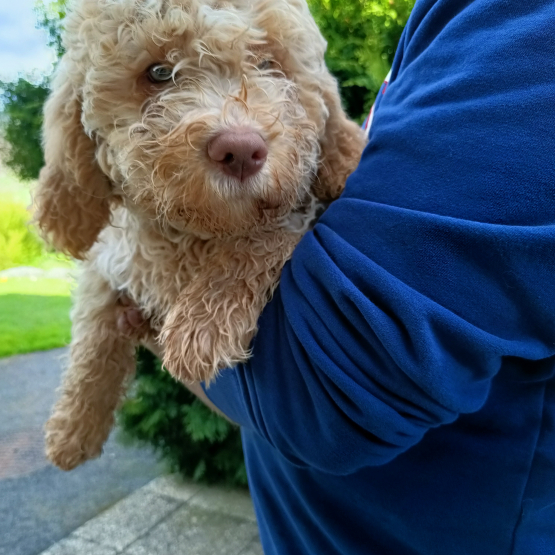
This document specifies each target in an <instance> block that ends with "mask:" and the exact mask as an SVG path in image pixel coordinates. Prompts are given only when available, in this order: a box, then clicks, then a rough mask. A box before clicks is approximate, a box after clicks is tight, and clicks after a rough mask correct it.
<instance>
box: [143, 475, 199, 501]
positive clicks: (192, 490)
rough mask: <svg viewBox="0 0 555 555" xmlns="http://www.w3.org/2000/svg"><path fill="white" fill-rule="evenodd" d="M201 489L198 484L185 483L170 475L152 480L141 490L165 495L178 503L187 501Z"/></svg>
mask: <svg viewBox="0 0 555 555" xmlns="http://www.w3.org/2000/svg"><path fill="white" fill-rule="evenodd" d="M201 489H203V486H201V485H200V484H195V483H193V482H187V481H185V480H183V479H182V478H180V477H179V476H177V475H175V474H170V475H168V476H160V477H159V478H156V479H155V480H152V482H150V483H149V484H148V485H146V486H145V487H144V488H143V491H151V492H153V493H157V494H159V495H167V496H168V497H173V498H174V499H178V500H179V501H189V500H190V499H191V497H193V495H196V494H197V493H198V492H199V491H201Z"/></svg>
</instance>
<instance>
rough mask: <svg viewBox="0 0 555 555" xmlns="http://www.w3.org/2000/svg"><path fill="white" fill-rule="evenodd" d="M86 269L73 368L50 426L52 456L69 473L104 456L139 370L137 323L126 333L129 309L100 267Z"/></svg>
mask: <svg viewBox="0 0 555 555" xmlns="http://www.w3.org/2000/svg"><path fill="white" fill-rule="evenodd" d="M84 270H85V271H83V273H82V275H81V276H80V281H79V284H78V288H77V295H76V299H75V306H74V309H73V313H72V320H73V326H72V335H73V340H72V343H71V347H70V361H69V367H68V369H67V371H66V374H65V376H64V379H63V384H62V388H61V397H60V399H59V400H58V402H57V403H56V405H55V407H54V410H53V413H52V416H51V418H50V420H49V421H48V422H47V424H46V428H45V429H46V453H47V456H48V458H49V459H50V460H51V461H52V462H53V463H54V464H55V465H57V466H59V467H60V468H62V469H63V470H71V469H72V468H74V467H76V466H77V465H79V464H81V463H82V462H84V461H86V460H87V459H91V458H94V457H97V456H99V455H100V453H101V451H102V445H103V444H104V442H105V441H106V439H107V437H108V434H109V433H110V429H111V428H112V426H113V423H114V411H115V409H116V407H117V405H118V403H119V401H120V399H121V397H122V396H123V394H124V391H125V387H126V385H127V382H128V380H129V378H130V377H131V376H132V375H133V372H134V369H135V346H136V344H137V340H136V339H135V338H134V337H133V326H132V324H133V322H131V323H129V322H127V324H131V327H130V328H129V329H128V330H127V331H128V333H126V330H122V319H123V320H126V319H127V318H126V314H125V311H127V310H129V308H128V307H126V306H122V304H121V303H120V302H119V295H118V293H117V292H115V291H113V290H112V289H111V288H110V286H109V285H108V283H106V282H105V281H104V280H103V278H101V277H100V276H99V275H98V274H97V273H96V272H95V270H94V268H92V267H90V266H88V267H86V268H85V269H84Z"/></svg>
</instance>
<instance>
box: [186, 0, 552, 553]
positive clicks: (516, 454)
mask: <svg viewBox="0 0 555 555" xmlns="http://www.w3.org/2000/svg"><path fill="white" fill-rule="evenodd" d="M554 28H555V4H554V3H553V2H550V1H547V0H538V1H533V2H519V1H517V0H504V1H500V0H475V1H473V2H462V3H461V2H460V1H456V0H419V1H417V2H416V5H415V7H414V10H413V13H412V16H411V18H410V20H409V22H408V24H407V27H406V29H405V31H404V34H403V36H402V38H401V41H400V44H399V49H398V52H397V55H396V58H395V61H394V64H393V67H392V72H391V77H390V79H389V82H388V83H387V86H384V87H382V90H381V92H380V94H379V95H378V99H377V103H376V106H375V111H374V117H373V122H372V128H371V130H370V136H369V143H368V146H367V147H366V150H365V152H364V154H363V157H362V160H361V163H360V166H359V167H358V169H357V170H356V171H355V172H354V174H353V175H352V176H351V177H350V178H349V180H348V182H347V186H346V189H345V192H344V194H343V195H342V197H341V198H340V199H339V200H337V201H336V202H334V203H333V204H332V205H331V207H330V208H329V209H328V211H327V212H326V213H325V214H324V215H323V217H322V218H321V219H320V221H319V223H318V224H317V225H316V226H315V228H314V230H313V231H312V232H310V233H309V234H307V235H306V236H305V237H304V238H303V239H302V241H301V243H300V244H299V245H298V247H297V248H296V250H295V252H294V254H293V257H292V260H291V261H290V263H288V264H287V265H286V267H285V269H284V271H283V275H282V279H281V284H280V287H279V289H278V290H277V292H276V294H275V296H274V298H273V300H272V302H271V303H270V304H269V305H268V306H267V307H266V309H265V311H264V312H263V315H262V317H261V319H260V322H259V332H258V335H257V336H256V338H255V340H254V343H253V346H252V347H253V355H252V358H251V359H250V360H249V361H248V363H246V364H243V365H239V366H238V367H236V368H233V369H228V370H225V371H222V373H221V375H220V377H219V378H218V379H217V380H216V382H215V383H213V384H212V385H210V387H208V388H206V395H207V396H208V399H209V400H210V401H211V402H212V403H213V404H214V405H215V406H216V407H218V408H219V409H220V410H221V411H222V412H223V413H224V414H225V415H227V417H228V418H230V419H231V420H233V421H235V422H237V423H238V424H240V425H241V428H242V435H243V441H244V451H245V456H246V462H247V470H248V475H249V481H250V486H251V491H252V495H253V499H254V503H255V508H256V512H257V517H258V522H259V526H260V533H261V540H262V544H263V547H264V552H265V553H266V555H309V554H311V555H314V554H318V555H324V554H326V555H328V554H329V555H331V554H334V553H337V554H339V553H340V554H342V555H355V554H356V555H378V554H379V555H382V554H383V555H409V554H410V555H447V554H449V555H480V554H487V555H505V554H506V555H509V554H511V555H517V554H518V555H536V554H537V555H539V554H545V555H547V554H553V553H555V272H554V269H555V177H554V175H555V156H554V153H555V131H554V127H553V124H554V122H555V79H554V75H555V61H554V60H555V57H554V56H553V55H552V54H553V53H554V52H555V38H554V37H555V35H554V33H553V29H554ZM197 391H198V388H197ZM200 395H201V396H202V395H203V394H202V392H200Z"/></svg>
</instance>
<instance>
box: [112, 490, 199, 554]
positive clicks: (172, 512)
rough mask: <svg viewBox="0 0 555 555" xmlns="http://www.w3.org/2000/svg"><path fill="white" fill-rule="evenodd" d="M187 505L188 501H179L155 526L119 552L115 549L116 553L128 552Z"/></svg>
mask: <svg viewBox="0 0 555 555" xmlns="http://www.w3.org/2000/svg"><path fill="white" fill-rule="evenodd" d="M166 497H169V496H166ZM172 499H173V500H174V501H175V497H172ZM187 503H188V501H181V502H180V503H179V505H177V507H175V509H172V510H171V511H170V512H169V513H168V514H166V515H164V516H163V517H162V518H161V519H160V520H159V521H158V522H156V524H153V525H152V526H151V527H150V528H149V529H148V530H146V531H145V532H144V533H143V534H141V535H140V536H137V537H136V538H135V539H134V540H133V541H132V542H131V543H129V544H127V545H126V546H125V547H123V548H122V549H121V550H118V549H116V553H117V554H118V555H119V554H120V553H123V552H124V551H126V550H128V549H129V548H130V547H131V546H132V545H133V544H134V543H137V542H138V541H139V540H142V539H143V538H144V537H146V536H148V535H149V534H150V532H152V530H154V528H156V527H157V526H159V525H160V524H162V523H163V522H164V521H166V520H167V519H168V518H169V517H170V516H171V515H173V514H174V513H175V512H176V511H179V509H181V508H182V507H183V506H184V505H186V504H187Z"/></svg>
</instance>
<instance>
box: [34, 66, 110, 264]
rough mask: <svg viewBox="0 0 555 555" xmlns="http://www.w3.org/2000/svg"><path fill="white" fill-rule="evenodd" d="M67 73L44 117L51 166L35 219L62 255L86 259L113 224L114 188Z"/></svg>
mask: <svg viewBox="0 0 555 555" xmlns="http://www.w3.org/2000/svg"><path fill="white" fill-rule="evenodd" d="M63 63H64V62H63V61H62V64H63ZM64 69H65V68H63V67H61V68H60V70H61V71H60V72H59V73H58V75H57V77H56V79H55V80H54V83H53V91H52V93H51V96H50V98H49V99H48V101H47V103H46V106H45V111H44V125H43V144H44V158H45V166H44V168H43V169H42V170H41V173H40V177H39V183H38V187H37V190H36V191H35V199H34V200H35V204H36V216H35V217H36V220H37V222H38V225H39V227H40V228H41V230H42V232H43V234H44V235H45V236H46V238H47V239H48V240H49V241H50V242H51V243H52V244H53V245H54V246H55V247H56V248H57V249H58V250H60V251H63V252H65V253H67V254H70V255H72V256H74V257H75V258H83V256H84V255H85V253H86V252H87V251H88V250H89V249H90V247H91V246H92V245H93V243H94V242H95V241H96V238H97V236H98V233H99V232H100V230H101V229H102V228H103V227H104V226H105V225H106V224H107V223H108V222H109V219H110V202H109V199H110V196H111V186H110V182H109V180H108V178H107V177H106V176H105V175H104V174H103V173H102V172H101V170H100V167H99V166H98V164H97V162H96V159H95V149H96V145H95V142H94V141H93V140H92V139H91V138H90V137H88V136H87V134H86V133H85V131H84V129H83V125H82V123H81V99H80V97H79V94H78V93H77V91H76V88H75V85H74V84H73V83H72V82H71V80H70V79H69V78H68V76H69V73H68V72H66V71H64Z"/></svg>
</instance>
